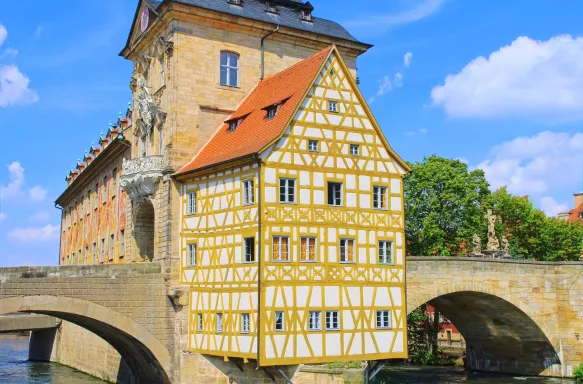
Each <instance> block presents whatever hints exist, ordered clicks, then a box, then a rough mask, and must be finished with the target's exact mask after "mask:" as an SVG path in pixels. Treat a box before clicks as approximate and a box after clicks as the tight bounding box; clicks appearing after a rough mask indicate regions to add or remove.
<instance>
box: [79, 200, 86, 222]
mask: <svg viewBox="0 0 583 384" xmlns="http://www.w3.org/2000/svg"><path fill="white" fill-rule="evenodd" d="M84 215H85V196H81V205H80V206H79V220H83V216H84Z"/></svg>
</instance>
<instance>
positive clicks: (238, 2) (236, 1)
mask: <svg viewBox="0 0 583 384" xmlns="http://www.w3.org/2000/svg"><path fill="white" fill-rule="evenodd" d="M227 3H229V4H233V5H241V0H227Z"/></svg>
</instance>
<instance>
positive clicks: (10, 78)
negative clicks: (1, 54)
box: [0, 65, 38, 107]
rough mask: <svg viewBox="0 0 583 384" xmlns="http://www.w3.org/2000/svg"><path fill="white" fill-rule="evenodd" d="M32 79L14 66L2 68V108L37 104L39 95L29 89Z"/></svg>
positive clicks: (0, 79) (0, 93) (0, 94)
mask: <svg viewBox="0 0 583 384" xmlns="http://www.w3.org/2000/svg"><path fill="white" fill-rule="evenodd" d="M29 82H30V79H29V78H28V77H26V75H24V74H23V73H22V72H20V70H19V69H18V67H16V66H14V65H3V66H0V107H8V106H11V105H25V104H31V103H36V102H37V101H38V95H37V93H36V92H35V91H33V90H31V89H29V88H28V83H29Z"/></svg>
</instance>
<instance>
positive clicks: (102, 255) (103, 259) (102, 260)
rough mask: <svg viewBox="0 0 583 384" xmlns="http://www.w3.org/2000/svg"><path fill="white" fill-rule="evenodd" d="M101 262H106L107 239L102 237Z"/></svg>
mask: <svg viewBox="0 0 583 384" xmlns="http://www.w3.org/2000/svg"><path fill="white" fill-rule="evenodd" d="M99 261H100V262H102V263H103V262H105V239H101V259H100V260H99Z"/></svg>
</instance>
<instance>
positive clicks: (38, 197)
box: [28, 185, 47, 203]
mask: <svg viewBox="0 0 583 384" xmlns="http://www.w3.org/2000/svg"><path fill="white" fill-rule="evenodd" d="M28 196H29V197H30V200H31V201H32V202H33V203H38V202H41V201H43V200H44V199H45V197H47V190H46V189H44V188H43V187H41V186H38V185H37V186H34V187H32V188H30V189H29V190H28Z"/></svg>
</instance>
